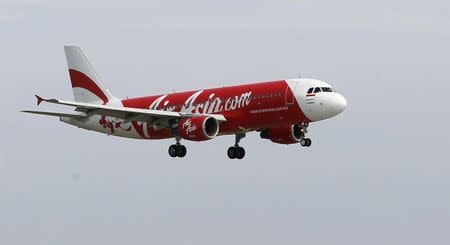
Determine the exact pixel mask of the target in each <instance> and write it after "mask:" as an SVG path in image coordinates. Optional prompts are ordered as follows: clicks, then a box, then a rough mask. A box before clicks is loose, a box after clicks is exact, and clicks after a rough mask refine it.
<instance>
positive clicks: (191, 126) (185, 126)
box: [178, 116, 219, 141]
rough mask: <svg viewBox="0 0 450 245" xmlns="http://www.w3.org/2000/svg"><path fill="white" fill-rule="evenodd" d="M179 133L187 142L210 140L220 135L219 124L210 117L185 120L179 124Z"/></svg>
mask: <svg viewBox="0 0 450 245" xmlns="http://www.w3.org/2000/svg"><path fill="white" fill-rule="evenodd" d="M178 132H179V134H180V137H181V138H183V139H185V140H192V141H205V140H210V139H212V138H214V137H216V135H217V133H219V122H218V121H217V120H216V119H215V118H214V117H209V116H200V117H192V118H185V119H182V120H180V122H179V123H178Z"/></svg>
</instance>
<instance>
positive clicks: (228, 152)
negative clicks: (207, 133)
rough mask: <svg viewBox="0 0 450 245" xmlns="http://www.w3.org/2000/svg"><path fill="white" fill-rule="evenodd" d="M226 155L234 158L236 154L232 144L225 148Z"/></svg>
mask: <svg viewBox="0 0 450 245" xmlns="http://www.w3.org/2000/svg"><path fill="white" fill-rule="evenodd" d="M227 155H228V157H229V158H230V159H235V158H236V156H237V151H236V149H235V147H234V146H231V147H230V148H228V150H227Z"/></svg>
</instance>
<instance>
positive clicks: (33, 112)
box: [22, 111, 86, 119]
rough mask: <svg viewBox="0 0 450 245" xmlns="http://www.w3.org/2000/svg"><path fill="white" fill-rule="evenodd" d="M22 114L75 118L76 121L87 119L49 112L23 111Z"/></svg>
mask: <svg viewBox="0 0 450 245" xmlns="http://www.w3.org/2000/svg"><path fill="white" fill-rule="evenodd" d="M22 112H25V113H31V114H39V115H46V116H54V117H67V118H74V119H83V118H86V116H83V115H76V114H68V113H59V112H49V111H22Z"/></svg>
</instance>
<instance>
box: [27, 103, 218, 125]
mask: <svg viewBox="0 0 450 245" xmlns="http://www.w3.org/2000/svg"><path fill="white" fill-rule="evenodd" d="M36 98H37V104H38V105H39V104H41V103H42V102H48V103H53V104H59V105H66V106H73V107H76V108H75V111H79V112H83V113H84V114H85V115H79V116H80V118H81V117H89V116H92V115H101V116H108V117H115V118H120V119H123V120H124V123H128V122H131V121H140V122H147V123H150V124H153V125H155V126H161V127H169V122H170V121H171V120H172V119H181V118H191V117H197V116H210V117H214V118H215V119H216V120H217V121H219V122H225V121H226V119H225V117H224V116H223V115H220V114H196V113H183V112H174V111H160V110H149V109H139V108H129V107H114V106H109V105H98V104H91V103H83V102H73V101H64V100H58V99H44V98H42V97H40V96H38V95H36ZM24 112H27V113H35V114H43V115H52V116H53V115H57V114H58V113H52V112H37V111H24ZM67 115H69V114H67ZM61 116H64V115H61Z"/></svg>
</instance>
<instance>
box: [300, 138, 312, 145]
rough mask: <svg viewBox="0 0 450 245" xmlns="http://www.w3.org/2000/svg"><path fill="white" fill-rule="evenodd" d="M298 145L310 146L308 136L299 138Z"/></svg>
mask: <svg viewBox="0 0 450 245" xmlns="http://www.w3.org/2000/svg"><path fill="white" fill-rule="evenodd" d="M300 145H302V146H306V147H310V146H311V139H310V138H303V139H301V140H300Z"/></svg>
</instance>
